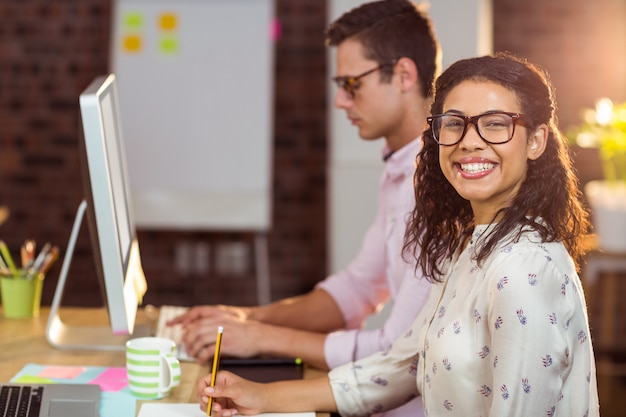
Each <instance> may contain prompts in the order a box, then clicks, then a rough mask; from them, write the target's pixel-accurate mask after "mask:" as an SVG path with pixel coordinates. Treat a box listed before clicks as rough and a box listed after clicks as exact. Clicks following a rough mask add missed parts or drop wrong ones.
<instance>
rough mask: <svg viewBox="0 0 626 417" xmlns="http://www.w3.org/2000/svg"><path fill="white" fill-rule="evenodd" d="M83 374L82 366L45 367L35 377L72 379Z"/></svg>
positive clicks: (83, 368)
mask: <svg viewBox="0 0 626 417" xmlns="http://www.w3.org/2000/svg"><path fill="white" fill-rule="evenodd" d="M83 372H85V367H84V366H46V367H45V368H44V369H43V370H42V371H41V372H40V373H39V375H37V376H38V377H40V378H56V379H74V378H76V377H77V376H78V375H80V374H82V373H83Z"/></svg>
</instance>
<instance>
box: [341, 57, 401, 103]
mask: <svg viewBox="0 0 626 417" xmlns="http://www.w3.org/2000/svg"><path fill="white" fill-rule="evenodd" d="M397 62H398V60H397V59H394V60H393V61H391V62H386V63H384V64H380V65H379V66H377V67H376V68H372V69H370V70H367V71H365V72H363V73H361V74H359V75H342V76H337V77H333V78H332V80H333V82H334V83H335V84H337V87H339V88H341V89H342V90H344V91H345V92H346V93H348V94H350V97H352V98H354V97H355V95H356V90H358V89H359V87H360V86H361V84H360V83H359V80H360V79H361V78H363V77H365V76H367V75H370V74H372V73H374V72H376V71H379V70H381V69H383V68H385V67H393V66H394V65H396V63H397Z"/></svg>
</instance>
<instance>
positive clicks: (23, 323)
mask: <svg viewBox="0 0 626 417" xmlns="http://www.w3.org/2000/svg"><path fill="white" fill-rule="evenodd" d="M48 313H49V308H48V307H42V308H41V313H40V316H39V317H37V318H32V319H6V318H4V317H3V316H2V314H1V313H0V381H5V382H6V381H9V380H10V379H11V378H12V377H13V376H14V375H15V374H17V373H18V372H19V371H20V370H21V369H22V368H23V367H24V365H26V364H28V363H36V364H39V365H74V366H116V367H123V366H125V364H126V357H125V353H124V351H123V350H120V351H119V352H110V351H79V350H60V349H56V348H54V347H52V346H50V345H49V344H48V341H47V340H46V336H45V332H46V324H47V321H48ZM61 315H62V319H63V321H64V322H66V323H67V324H73V325H81V324H90V325H94V324H98V325H101V324H107V323H108V316H107V314H106V311H105V310H104V309H103V308H95V309H92V308H68V307H64V308H63V309H62V312H61ZM154 320H156V317H155V315H150V314H146V313H145V312H144V311H143V310H141V311H140V312H139V313H138V316H137V323H139V324H151V325H154ZM181 368H182V369H181V381H180V385H179V386H178V387H177V388H176V389H175V390H174V391H173V392H172V393H171V395H170V396H168V397H166V398H164V399H162V400H159V402H173V403H189V402H196V401H197V399H196V382H197V380H198V379H199V378H200V377H202V376H204V375H206V374H207V373H208V372H210V367H209V366H208V365H207V366H201V365H198V364H196V363H190V362H182V363H181ZM320 374H321V372H320V371H316V370H312V369H308V370H307V371H306V372H305V377H313V376H318V375H320ZM141 403H142V402H141V401H138V402H137V410H138V409H139V407H140V405H141ZM317 415H318V416H323V415H325V414H320V413H318V414H317ZM326 415H327V414H326Z"/></svg>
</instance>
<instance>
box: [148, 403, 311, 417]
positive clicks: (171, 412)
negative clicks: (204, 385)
mask: <svg viewBox="0 0 626 417" xmlns="http://www.w3.org/2000/svg"><path fill="white" fill-rule="evenodd" d="M137 417H206V413H205V412H203V411H202V410H200V405H199V404H197V403H181V404H172V403H144V404H142V405H141V409H140V410H139V415H138V416H137ZM259 417H315V413H314V412H309V413H266V414H259Z"/></svg>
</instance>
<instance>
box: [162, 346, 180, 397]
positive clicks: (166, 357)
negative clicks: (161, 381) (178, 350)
mask: <svg viewBox="0 0 626 417" xmlns="http://www.w3.org/2000/svg"><path fill="white" fill-rule="evenodd" d="M161 359H162V361H163V363H164V365H165V367H166V370H168V371H169V372H168V373H169V381H167V385H166V386H164V387H162V390H163V392H169V391H170V390H172V389H173V388H176V387H177V386H178V384H180V361H179V360H178V358H177V357H176V355H175V354H173V353H162V354H161ZM166 379H167V378H166Z"/></svg>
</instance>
